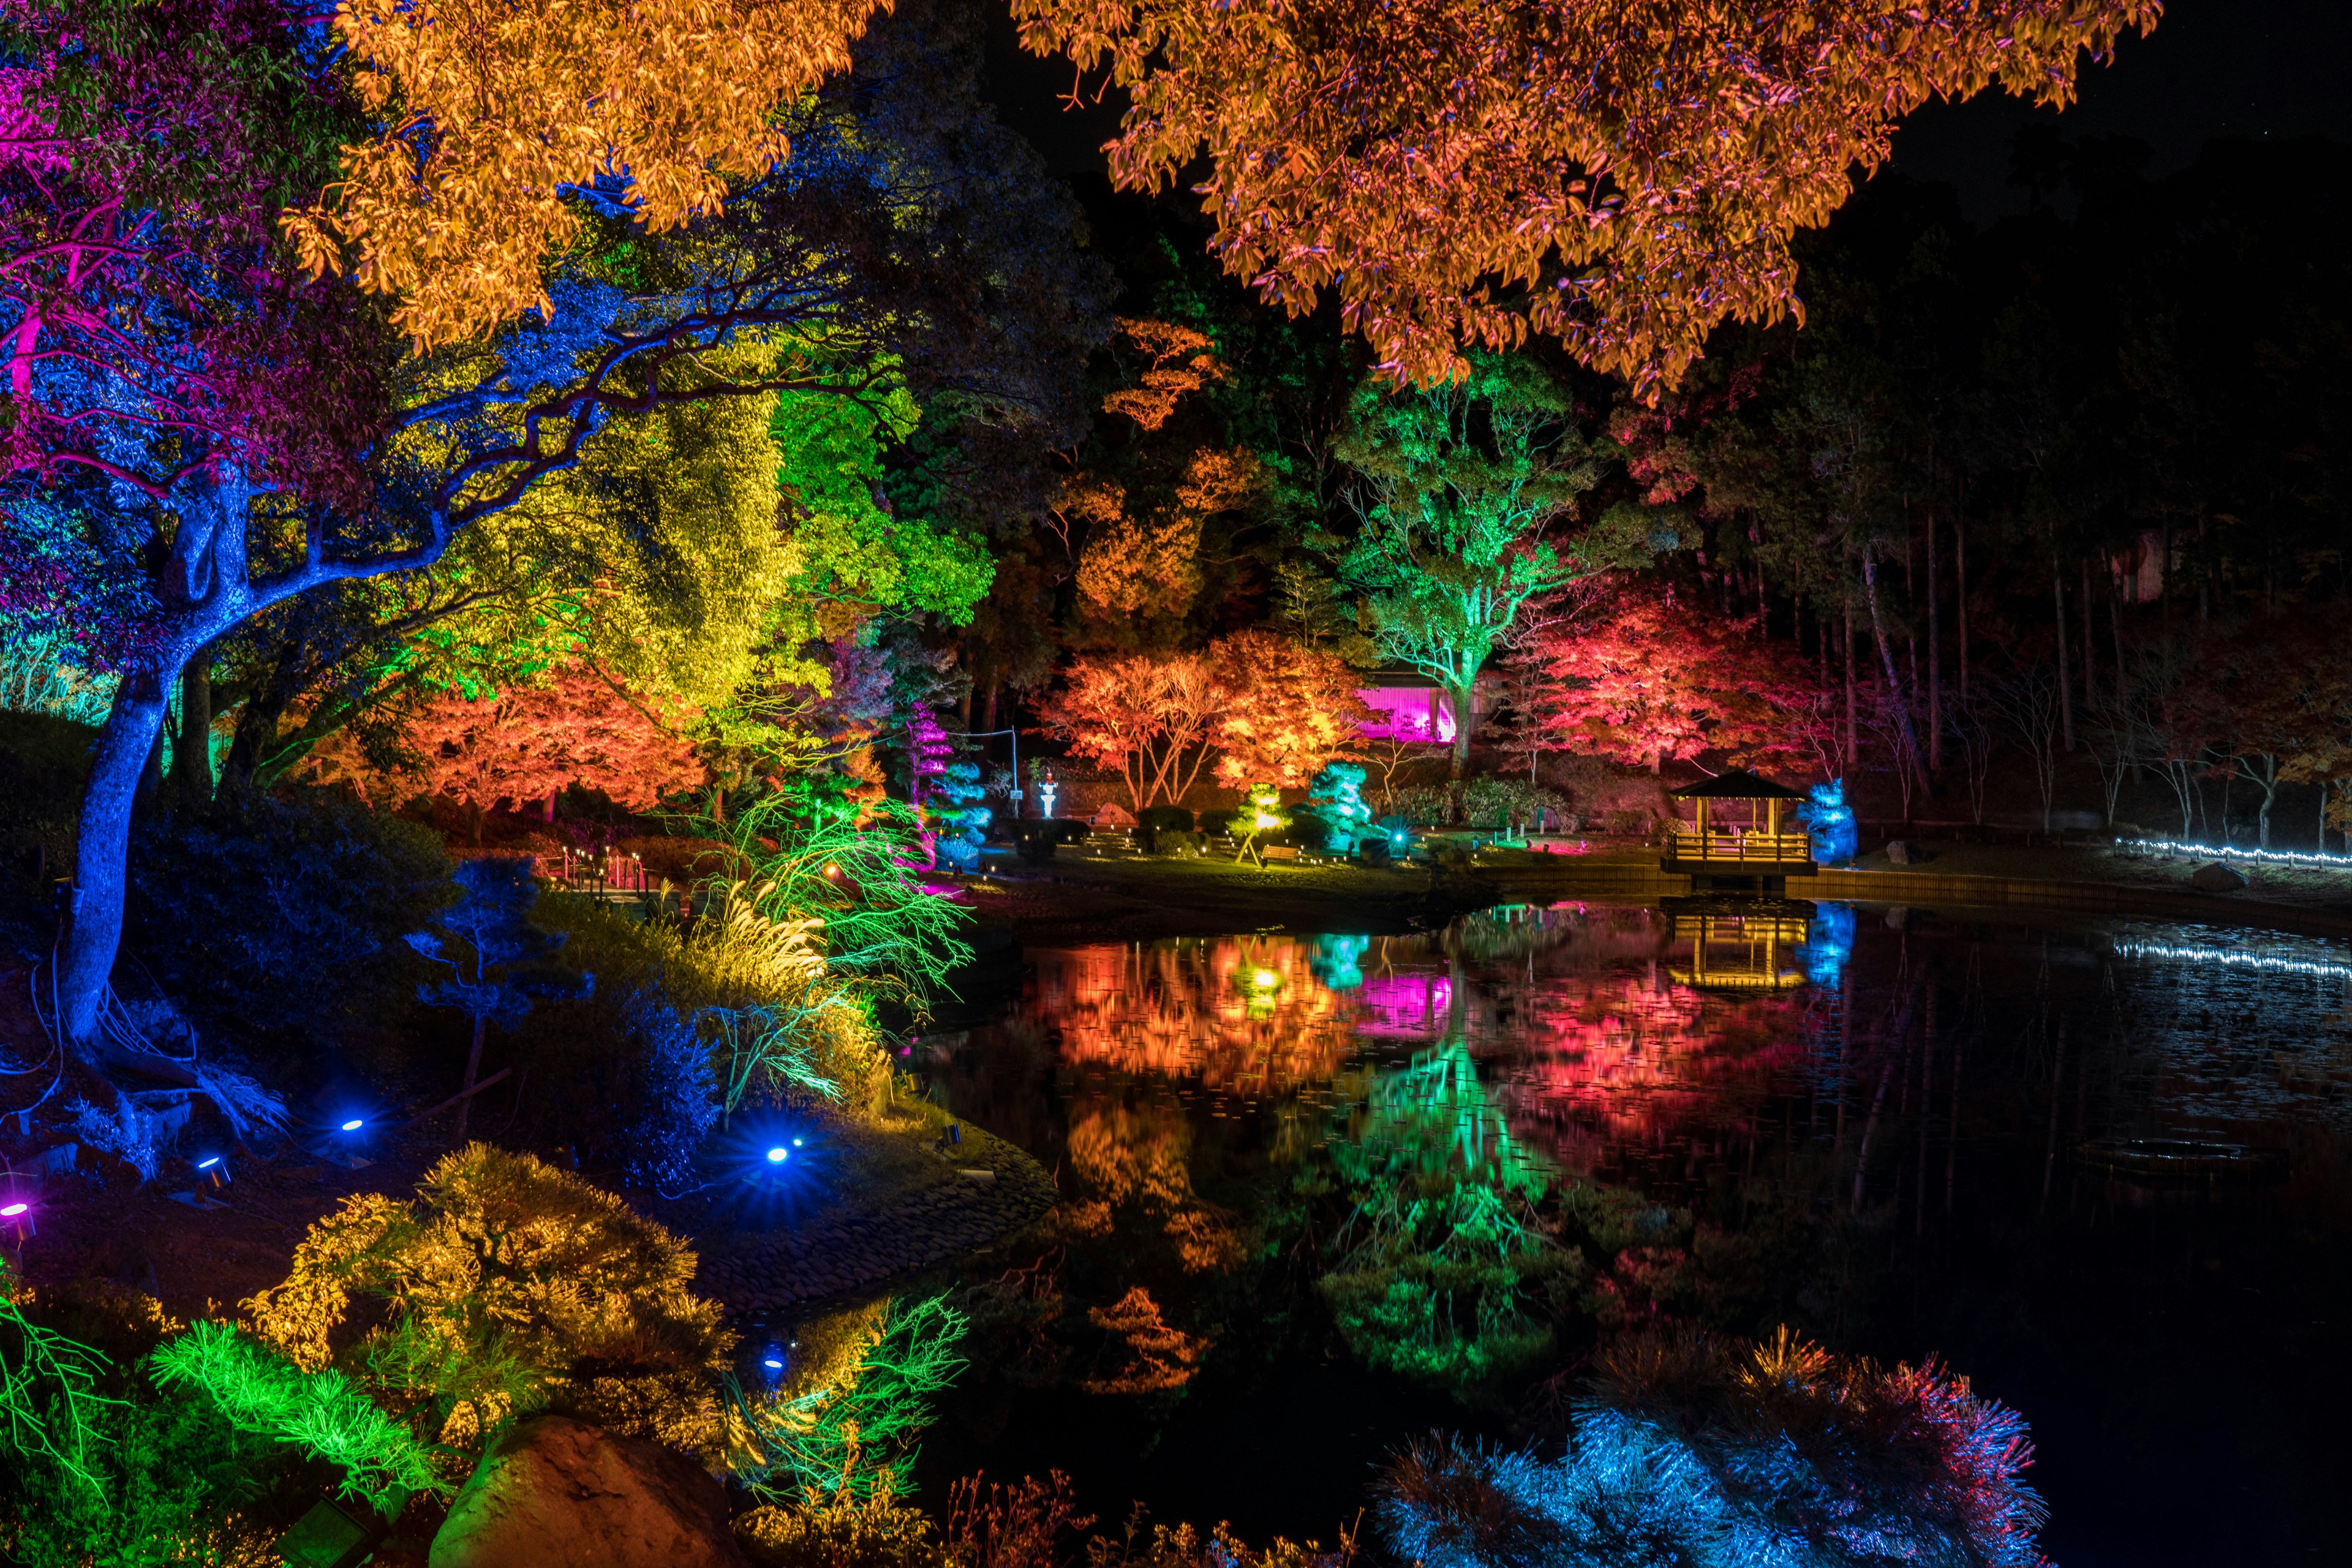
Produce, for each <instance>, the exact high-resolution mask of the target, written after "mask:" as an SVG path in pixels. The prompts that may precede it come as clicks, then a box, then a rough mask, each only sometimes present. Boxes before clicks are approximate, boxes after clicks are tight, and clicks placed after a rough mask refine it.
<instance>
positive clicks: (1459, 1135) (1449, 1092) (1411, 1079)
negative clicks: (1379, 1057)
mask: <svg viewBox="0 0 2352 1568" xmlns="http://www.w3.org/2000/svg"><path fill="white" fill-rule="evenodd" d="M1332 1156H1333V1159H1334V1160H1335V1161H1336V1163H1338V1165H1339V1171H1340V1174H1341V1175H1342V1177H1343V1178H1344V1179H1346V1180H1347V1181H1349V1183H1351V1184H1374V1185H1378V1184H1387V1183H1392V1182H1394V1181H1397V1180H1399V1179H1400V1178H1404V1177H1412V1176H1421V1177H1446V1176H1449V1175H1450V1176H1453V1177H1455V1178H1458V1179H1461V1180H1465V1181H1472V1182H1477V1183H1481V1184H1486V1185H1488V1186H1491V1187H1493V1188H1495V1189H1496V1191H1498V1192H1504V1193H1517V1194H1520V1195H1522V1196H1523V1197H1525V1198H1527V1199H1528V1200H1529V1201H1531V1202H1532V1201H1534V1200H1537V1199H1540V1198H1541V1197H1542V1196H1543V1194H1544V1192H1545V1190H1546V1189H1547V1188H1548V1187H1549V1185H1550V1184H1551V1181H1552V1176H1553V1171H1552V1167H1551V1165H1550V1163H1549V1162H1548V1161H1547V1160H1546V1159H1545V1158H1544V1157H1543V1156H1542V1155H1541V1154H1539V1153H1538V1152H1536V1151H1534V1150H1532V1149H1530V1148H1528V1146H1527V1144H1525V1143H1524V1142H1521V1141H1520V1140H1519V1139H1517V1137H1515V1136H1513V1134H1512V1132H1511V1128H1510V1123H1509V1121H1507V1120H1506V1118H1505V1116H1504V1113H1503V1108H1502V1106H1501V1105H1500V1104H1499V1103H1497V1102H1496V1100H1495V1099H1494V1097H1493V1096H1492V1095H1490V1094H1489V1093H1488V1092H1487V1089H1486V1085H1484V1084H1482V1083H1480V1082H1479V1081H1478V1064H1477V1063H1476V1061H1475V1060H1474V1059H1473V1058H1472V1057H1471V1055H1470V1048H1469V1045H1468V1043H1467V1042H1466V1041H1465V1039H1464V1038H1463V1037H1461V1036H1459V1035H1454V1036H1449V1037H1446V1038H1445V1039H1444V1040H1442V1041H1440V1042H1439V1043H1438V1044H1436V1045H1434V1046H1432V1047H1428V1048H1426V1049H1424V1050H1420V1051H1415V1052H1414V1053H1413V1056H1412V1062H1411V1063H1410V1064H1409V1065H1408V1066H1406V1067H1404V1068H1397V1069H1393V1070H1391V1071H1386V1072H1376V1073H1374V1074H1372V1075H1371V1076H1370V1080H1369V1082H1368V1083H1367V1084H1366V1085H1365V1087H1364V1089H1363V1104H1362V1106H1361V1108H1360V1110H1358V1111H1357V1112H1356V1113H1355V1115H1354V1116H1353V1118H1352V1120H1351V1124H1350V1125H1349V1129H1348V1131H1347V1134H1346V1136H1345V1138H1344V1139H1339V1140H1334V1142H1333V1143H1332Z"/></svg>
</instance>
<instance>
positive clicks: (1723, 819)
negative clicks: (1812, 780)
mask: <svg viewBox="0 0 2352 1568" xmlns="http://www.w3.org/2000/svg"><path fill="white" fill-rule="evenodd" d="M1672 794H1673V796H1674V798H1675V799H1676V800H1687V801H1689V802H1691V803H1692V805H1694V806H1695V807H1696V819H1695V820H1693V821H1690V822H1682V821H1676V822H1674V823H1671V824H1669V825H1668V826H1667V829H1666V837H1665V849H1664V853H1663V854H1662V855H1661V856H1660V858H1659V861H1658V868H1659V869H1660V870H1662V871H1665V872H1667V873H1669V874H1672V875H1677V876H1686V877H1688V878H1690V879H1691V888H1692V890H1693V891H1699V890H1703V889H1709V888H1726V889H1730V888H1740V889H1748V888H1752V889H1755V890H1757V891H1758V892H1767V893H1777V892H1780V890H1781V888H1782V884H1783V883H1784V882H1785V881H1786V880H1787V879H1789V878H1790V877H1810V876H1811V875H1812V874H1813V871H1814V866H1813V847H1812V840H1811V838H1810V837H1808V836H1807V835H1806V833H1805V830H1804V827H1803V826H1802V825H1801V824H1800V823H1799V822H1798V821H1797V811H1796V807H1797V805H1798V803H1799V802H1801V801H1802V800H1803V799H1804V798H1805V796H1804V795H1803V793H1802V792H1801V791H1798V790H1793V789H1790V787H1789V786H1788V785H1786V784H1774V783H1773V782H1772V781H1771V780H1770V779H1768V778H1762V777H1759V776H1758V775H1757V774H1755V773H1749V772H1748V771H1747V770H1746V769H1745V768H1735V769H1734V770H1732V771H1731V772H1730V773H1720V774H1717V776H1716V777H1714V778H1711V779H1701V780H1700V781H1699V782H1698V783H1696V784H1685V785H1684V786H1683V787H1682V788H1681V789H1678V790H1675V791H1673V792H1672Z"/></svg>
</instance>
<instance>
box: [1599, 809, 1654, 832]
mask: <svg viewBox="0 0 2352 1568" xmlns="http://www.w3.org/2000/svg"><path fill="white" fill-rule="evenodd" d="M1606 820H1607V823H1608V830H1609V831H1610V832H1612V833H1647V832H1648V831H1649V830H1650V814H1649V813H1648V812H1646V811H1633V810H1630V809H1628V808H1626V807H1624V806H1612V808H1611V809H1610V812H1609V815H1608V817H1607V819H1606Z"/></svg>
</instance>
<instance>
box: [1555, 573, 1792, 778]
mask: <svg viewBox="0 0 2352 1568" xmlns="http://www.w3.org/2000/svg"><path fill="white" fill-rule="evenodd" d="M1531 656H1532V658H1533V660H1534V661H1535V662H1536V664H1537V665H1538V668H1540V670H1541V671H1542V673H1543V675H1544V676H1545V677H1546V678H1548V681H1546V682H1542V683H1538V687H1539V689H1538V690H1536V691H1534V692H1532V693H1531V694H1530V695H1529V697H1528V699H1526V700H1529V701H1530V702H1531V703H1533V704H1534V705H1535V706H1536V707H1537V708H1538V711H1537V712H1536V713H1535V714H1532V715H1526V716H1523V719H1532V720H1533V721H1534V725H1533V727H1534V728H1537V729H1538V730H1539V731H1541V732H1543V733H1545V734H1548V735H1549V737H1551V739H1552V742H1553V743H1554V744H1556V745H1558V746H1559V748H1560V749H1562V750H1567V751H1575V752H1586V753H1588V754H1591V755H1596V756H1603V757H1608V758H1611V759H1612V760H1614V761H1617V762H1621V763H1633V764H1636V765H1639V764H1643V763H1646V764H1648V765H1649V766H1651V767H1652V768H1655V767H1657V766H1658V765H1659V764H1660V763H1664V762H1665V761H1668V760H1675V761H1687V760H1689V759H1692V758H1695V757H1696V756H1698V755H1699V754H1700V753H1701V752H1722V753H1724V754H1725V755H1726V756H1727V757H1728V758H1729V759H1730V761H1731V762H1732V763H1733V764H1734V765H1736V766H1743V767H1745V766H1769V765H1770V764H1771V763H1773V762H1775V761H1776V760H1780V759H1781V758H1794V757H1795V756H1797V755H1798V754H1799V753H1800V752H1801V737H1802V725H1803V721H1804V718H1805V716H1806V715H1807V714H1808V713H1810V712H1811V708H1812V699H1813V695H1814V691H1813V684H1812V681H1811V679H1810V678H1809V676H1808V673H1807V671H1806V669H1805V667H1804V665H1803V663H1802V661H1801V660H1798V659H1796V658H1792V657H1791V656H1790V653H1789V652H1788V650H1787V649H1786V648H1785V647H1781V646H1780V645H1778V644H1774V643H1771V642H1769V641H1767V640H1766V639H1765V638H1763V637H1760V636H1758V635H1757V634H1756V632H1755V629H1754V627H1753V626H1749V625H1748V624H1746V623H1741V622H1727V621H1725V620H1723V619H1721V618H1719V617H1716V616H1706V615H1700V614H1697V613H1696V612H1694V611H1692V610H1691V609H1689V608H1688V607H1687V606H1685V605H1681V604H1678V603H1677V602H1676V601H1675V598H1674V597H1673V596H1672V595H1662V594H1654V593H1652V594H1643V593H1638V592H1633V591H1627V592H1625V593H1623V594H1622V595H1619V596H1618V597H1616V598H1615V599H1613V600H1612V602H1611V604H1610V605H1609V607H1608V608H1607V610H1606V611H1605V612H1603V613H1602V614H1601V616H1599V617H1598V618H1597V619H1595V620H1592V621H1589V622H1578V623H1571V624H1570V625H1569V626H1564V627H1559V628H1554V629H1552V630H1550V631H1548V632H1547V633H1545V634H1544V635H1543V636H1542V637H1539V638H1538V640H1537V642H1536V645H1535V647H1534V648H1533V649H1532V650H1531Z"/></svg>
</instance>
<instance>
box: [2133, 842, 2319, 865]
mask: <svg viewBox="0 0 2352 1568" xmlns="http://www.w3.org/2000/svg"><path fill="white" fill-rule="evenodd" d="M2116 848H2118V849H2137V850H2151V851H2154V852H2155V853H2158V854H2162V855H2198V856H2202V857H2204V858H2207V859H2210V860H2221V861H2229V860H2247V861H2252V863H2254V864H2255V865H2258V866H2308V867H2313V868H2317V869H2319V870H2323V871H2352V855H2328V854H2324V853H2322V852H2320V851H2318V850H2315V849H2247V848H2242V847H2239V846H2237V845H2234V844H2189V843H2184V842H2183V841H2181V840H2179V839H2177V838H2119V839H2117V840H2116Z"/></svg>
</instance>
